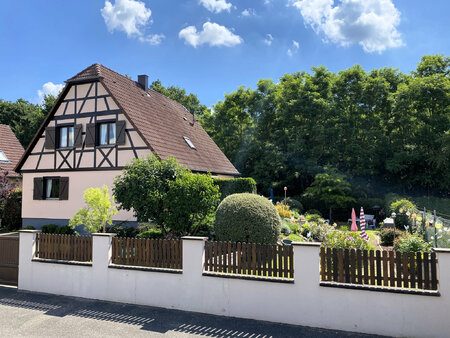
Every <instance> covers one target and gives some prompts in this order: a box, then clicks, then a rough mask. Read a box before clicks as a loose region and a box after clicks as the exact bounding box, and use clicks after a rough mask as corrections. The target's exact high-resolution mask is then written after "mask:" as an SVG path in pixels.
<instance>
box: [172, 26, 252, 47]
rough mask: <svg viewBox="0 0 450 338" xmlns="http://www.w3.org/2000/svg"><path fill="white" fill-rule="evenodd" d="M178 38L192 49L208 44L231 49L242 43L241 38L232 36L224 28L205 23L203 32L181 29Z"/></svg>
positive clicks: (189, 28)
mask: <svg viewBox="0 0 450 338" xmlns="http://www.w3.org/2000/svg"><path fill="white" fill-rule="evenodd" d="M178 37H179V38H180V39H184V41H185V43H186V44H188V45H191V46H193V47H197V46H201V45H203V44H208V45H210V46H225V47H233V46H236V45H239V44H240V43H242V41H243V40H242V38H241V37H240V36H239V35H236V34H234V33H233V32H231V31H230V30H229V29H228V28H226V27H225V26H221V25H218V24H217V23H214V22H205V23H204V24H203V30H202V31H197V28H195V26H188V27H186V28H183V29H182V30H181V31H180V32H179V33H178Z"/></svg>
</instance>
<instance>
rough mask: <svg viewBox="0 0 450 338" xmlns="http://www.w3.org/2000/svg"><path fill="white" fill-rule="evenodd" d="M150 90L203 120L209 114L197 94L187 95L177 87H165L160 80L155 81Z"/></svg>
mask: <svg viewBox="0 0 450 338" xmlns="http://www.w3.org/2000/svg"><path fill="white" fill-rule="evenodd" d="M150 88H151V89H153V90H154V91H157V92H158V93H161V94H163V95H165V96H167V97H168V98H171V99H172V100H174V101H177V102H178V103H181V104H182V105H183V106H184V107H186V109H187V110H188V111H189V112H190V113H191V114H195V115H196V116H197V117H199V118H201V117H202V116H203V115H205V114H208V113H209V109H208V107H206V106H205V105H202V104H200V100H199V99H198V97H197V96H196V95H195V94H192V93H190V94H187V93H186V90H185V89H182V88H180V87H176V86H169V87H164V86H163V85H162V83H161V81H160V80H156V81H153V82H152V84H151V85H150Z"/></svg>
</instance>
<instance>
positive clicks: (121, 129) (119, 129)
mask: <svg viewBox="0 0 450 338" xmlns="http://www.w3.org/2000/svg"><path fill="white" fill-rule="evenodd" d="M125 123H126V122H125V121H117V122H116V135H117V137H116V144H117V145H119V146H122V145H124V144H125V142H126V140H125V136H126V135H125Z"/></svg>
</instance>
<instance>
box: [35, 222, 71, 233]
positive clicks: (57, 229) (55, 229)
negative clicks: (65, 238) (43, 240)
mask: <svg viewBox="0 0 450 338" xmlns="http://www.w3.org/2000/svg"><path fill="white" fill-rule="evenodd" d="M41 232H42V233H43V234H57V235H73V234H74V232H75V231H74V230H73V228H71V227H70V226H68V225H56V224H45V225H43V226H42V227H41Z"/></svg>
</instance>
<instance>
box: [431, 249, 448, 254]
mask: <svg viewBox="0 0 450 338" xmlns="http://www.w3.org/2000/svg"><path fill="white" fill-rule="evenodd" d="M433 251H434V252H437V253H447V254H450V249H448V248H433Z"/></svg>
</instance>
